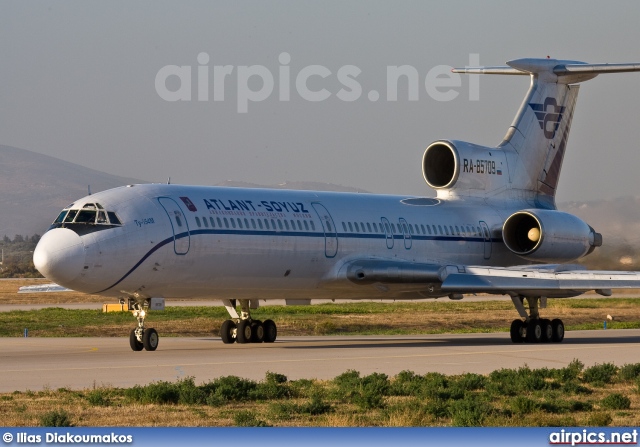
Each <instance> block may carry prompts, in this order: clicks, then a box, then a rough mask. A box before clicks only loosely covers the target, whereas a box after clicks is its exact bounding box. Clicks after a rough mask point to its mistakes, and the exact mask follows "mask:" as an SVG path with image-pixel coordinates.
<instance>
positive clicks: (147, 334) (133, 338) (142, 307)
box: [129, 300, 160, 351]
mask: <svg viewBox="0 0 640 447" xmlns="http://www.w3.org/2000/svg"><path fill="white" fill-rule="evenodd" d="M129 307H130V308H131V307H132V308H133V316H134V317H136V319H137V320H138V327H136V328H135V329H132V330H131V332H130V333H129V345H131V349H132V350H134V351H142V349H146V350H147V351H155V350H156V349H157V348H158V342H159V341H160V336H159V335H158V332H157V331H156V330H155V329H153V328H145V327H144V319H145V318H146V317H147V312H148V309H149V300H129Z"/></svg>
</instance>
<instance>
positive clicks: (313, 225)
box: [310, 221, 316, 231]
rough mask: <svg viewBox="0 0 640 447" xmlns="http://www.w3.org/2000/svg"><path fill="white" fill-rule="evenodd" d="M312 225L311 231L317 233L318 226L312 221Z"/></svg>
mask: <svg viewBox="0 0 640 447" xmlns="http://www.w3.org/2000/svg"><path fill="white" fill-rule="evenodd" d="M310 224H311V230H312V231H316V224H315V223H313V221H311V222H310Z"/></svg>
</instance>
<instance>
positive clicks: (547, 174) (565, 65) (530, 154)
mask: <svg viewBox="0 0 640 447" xmlns="http://www.w3.org/2000/svg"><path fill="white" fill-rule="evenodd" d="M453 71H454V72H456V73H468V74H503V75H530V76H531V87H530V88H529V91H528V92H527V95H526V96H525V99H524V101H523V103H522V105H521V106H520V109H519V110H518V113H517V115H516V117H515V119H514V121H513V123H512V124H511V126H510V127H509V130H508V131H507V134H506V136H505V137H504V140H503V141H502V143H500V144H499V145H498V148H499V149H502V150H504V151H505V153H506V154H507V161H508V164H509V183H510V186H511V189H517V190H524V191H527V192H528V193H529V194H531V193H534V194H535V200H536V202H537V204H538V205H539V206H541V207H544V208H555V194H556V188H557V186H558V180H559V178H560V170H561V168H562V160H563V159H564V154H565V150H566V147H567V141H568V139H569V131H570V129H571V120H572V118H573V112H574V109H575V105H576V99H577V97H578V90H579V87H580V86H579V85H576V84H578V83H579V82H583V81H587V80H589V79H593V78H595V77H596V76H597V75H598V74H602V73H617V72H627V71H640V64H587V63H584V62H576V61H566V60H556V59H518V60H514V61H510V62H507V66H505V67H478V68H469V67H467V68H462V69H454V70H453Z"/></svg>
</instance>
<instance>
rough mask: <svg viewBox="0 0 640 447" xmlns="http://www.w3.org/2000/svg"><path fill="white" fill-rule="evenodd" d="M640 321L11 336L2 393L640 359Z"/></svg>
mask: <svg viewBox="0 0 640 447" xmlns="http://www.w3.org/2000/svg"><path fill="white" fill-rule="evenodd" d="M639 342H640V330H635V329H634V330H606V331H605V330H601V331H575V332H569V333H567V338H566V339H565V341H564V342H563V343H559V344H556V343H550V344H513V343H511V341H510V340H509V335H508V334H506V333H495V334H464V335H425V336H359V337H283V338H282V339H278V341H277V342H276V343H274V344H260V345H252V344H247V345H237V344H234V345H224V344H223V343H222V342H221V341H220V339H217V338H168V337H167V338H161V339H160V345H159V347H158V350H157V351H155V352H146V351H142V352H133V351H131V350H130V348H129V341H128V339H125V338H2V339H0V392H11V391H16V390H18V391H25V390H32V391H40V390H43V389H47V388H48V389H57V388H61V387H67V388H70V389H84V388H93V387H97V386H102V385H111V386H116V387H131V386H133V385H136V384H146V383H150V382H153V381H158V380H167V381H174V380H176V379H178V378H184V377H190V376H191V377H194V378H195V380H196V382H197V383H201V382H206V381H209V380H212V379H214V378H216V377H220V376H226V375H237V376H240V377H245V378H249V379H254V380H260V379H263V378H264V375H265V373H266V372H267V371H272V372H278V373H282V374H285V375H286V376H287V377H288V378H289V379H291V380H293V379H300V378H309V379H310V378H317V379H331V378H333V377H335V376H337V375H338V374H341V373H343V372H345V371H346V370H349V369H355V370H358V371H360V372H361V373H362V374H370V373H372V372H380V373H385V374H388V375H389V376H394V375H396V374H397V373H399V372H400V371H402V370H411V371H414V372H416V373H419V374H424V373H426V372H430V371H437V372H442V373H445V374H460V373H463V372H475V373H482V374H486V373H489V372H491V371H494V370H496V369H500V368H518V367H520V366H523V365H525V364H527V365H529V366H530V367H531V368H540V367H544V366H546V367H549V368H559V367H563V366H566V365H567V364H568V363H569V362H570V361H571V360H572V359H574V358H577V359H580V360H581V361H582V362H583V363H584V364H585V365H587V366H591V365H594V364H595V363H605V362H613V363H615V364H617V365H623V364H625V363H638V362H639V361H640V355H639V354H640V349H639V347H638V343H639Z"/></svg>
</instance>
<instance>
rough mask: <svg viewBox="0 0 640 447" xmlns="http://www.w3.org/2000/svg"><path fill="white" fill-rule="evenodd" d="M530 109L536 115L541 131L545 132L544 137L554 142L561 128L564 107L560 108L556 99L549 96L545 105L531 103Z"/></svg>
mask: <svg viewBox="0 0 640 447" xmlns="http://www.w3.org/2000/svg"><path fill="white" fill-rule="evenodd" d="M529 107H531V108H532V109H533V113H535V114H536V118H538V124H540V129H542V130H543V131H544V136H545V137H546V138H547V139H548V140H553V139H554V138H555V136H556V131H557V130H558V127H560V121H562V114H563V113H564V106H559V105H558V103H557V102H556V98H553V97H551V96H549V97H548V98H547V99H545V100H544V104H536V103H534V102H530V103H529ZM549 123H551V125H549Z"/></svg>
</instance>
